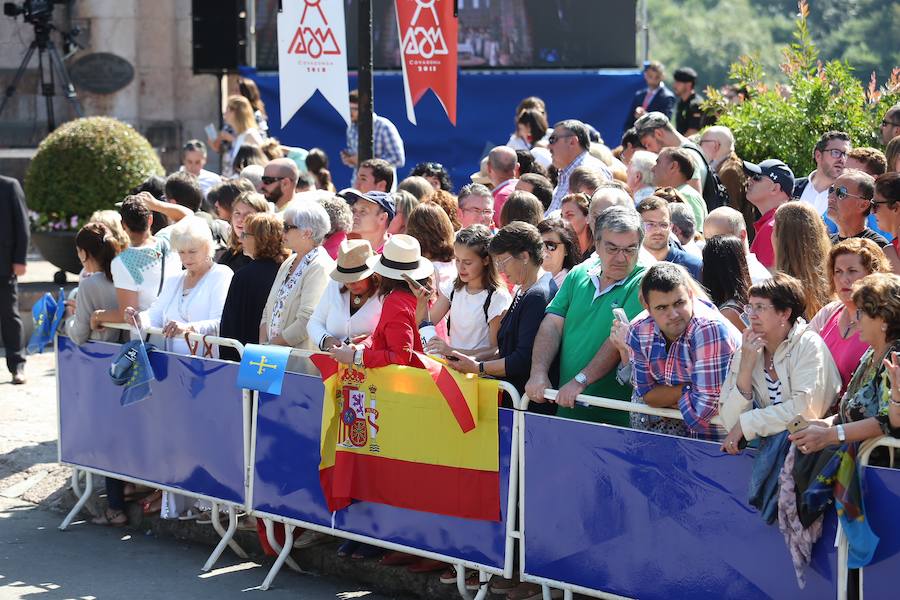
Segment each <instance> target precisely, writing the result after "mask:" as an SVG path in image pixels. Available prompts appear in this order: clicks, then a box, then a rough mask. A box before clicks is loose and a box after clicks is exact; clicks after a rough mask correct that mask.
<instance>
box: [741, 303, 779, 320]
mask: <svg viewBox="0 0 900 600" xmlns="http://www.w3.org/2000/svg"><path fill="white" fill-rule="evenodd" d="M770 308H772V305H771V304H748V305H747V306H745V307H744V314H745V315H747V316H748V317H752V316H753V315H758V314H760V313H761V312H763V311H766V310H768V309H770Z"/></svg>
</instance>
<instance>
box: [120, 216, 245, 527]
mask: <svg viewBox="0 0 900 600" xmlns="http://www.w3.org/2000/svg"><path fill="white" fill-rule="evenodd" d="M169 239H170V242H171V244H172V248H173V249H174V250H175V251H176V252H178V256H179V257H180V258H181V264H182V265H183V266H184V270H183V271H182V272H181V274H180V275H178V276H176V277H171V278H167V279H166V281H165V284H164V285H163V288H162V292H160V294H159V297H158V298H157V299H156V300H155V301H154V302H153V304H151V305H150V308H149V309H147V310H145V311H141V312H138V311H137V310H135V309H134V308H133V307H131V306H129V307H126V308H125V320H126V322H128V323H131V322H132V319H134V321H135V322H136V323H137V325H138V326H139V327H161V328H162V330H163V335H164V336H165V339H166V344H165V345H166V350H170V351H172V352H177V353H180V354H190V353H191V351H190V348H189V347H188V343H187V340H185V333H189V332H193V333H200V334H207V335H215V334H217V333H218V331H219V321H220V320H221V319H222V308H223V307H224V306H225V298H226V297H227V296H228V286H229V285H231V278H232V276H233V274H234V272H233V271H232V270H231V269H229V268H228V267H226V266H225V265H220V264H216V263H215V262H213V254H214V252H215V244H214V243H213V238H212V233H211V232H210V230H209V225H207V223H206V221H204V220H203V219H201V218H200V217H193V216H191V217H185V218H183V219H182V220H181V221H179V222H178V223H177V224H176V225H175V226H174V227H173V228H172V231H171V234H170V238H169ZM214 352H216V350H215V349H214ZM157 503H159V504H158V505H159V506H160V508H161V516H162V518H164V519H175V518H178V517H180V516H182V515H183V514H185V513H186V511H188V509H189V507H190V499H189V498H187V497H184V496H180V495H177V494H170V493H167V492H163V493H162V495H161V496H159V495H158V494H155V495H153V496H151V497H150V498H148V499H147V500H145V502H144V512H147V513H149V512H155V511H156V506H157ZM196 506H197V508H200V509H201V510H205V509H209V508H210V507H209V505H208V504H205V503H202V502H198V503H197V505H196ZM188 514H190V513H188Z"/></svg>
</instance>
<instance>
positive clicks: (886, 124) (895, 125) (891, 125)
mask: <svg viewBox="0 0 900 600" xmlns="http://www.w3.org/2000/svg"><path fill="white" fill-rule="evenodd" d="M881 126H882V127H889V126H890V127H900V123H894V122H893V121H888V120H887V119H882V120H881Z"/></svg>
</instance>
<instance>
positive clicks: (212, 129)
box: [203, 123, 219, 140]
mask: <svg viewBox="0 0 900 600" xmlns="http://www.w3.org/2000/svg"><path fill="white" fill-rule="evenodd" d="M203 131H205V132H206V137H207V139H210V140H214V139H216V137H217V136H218V135H219V132H218V131H216V126H215V125H213V124H212V123H209V124H208V125H207V126H206V128H205V129H204V130H203Z"/></svg>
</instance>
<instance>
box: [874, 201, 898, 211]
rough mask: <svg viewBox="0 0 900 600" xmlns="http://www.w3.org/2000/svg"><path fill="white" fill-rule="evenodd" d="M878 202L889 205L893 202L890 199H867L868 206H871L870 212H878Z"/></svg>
mask: <svg viewBox="0 0 900 600" xmlns="http://www.w3.org/2000/svg"><path fill="white" fill-rule="evenodd" d="M879 204H888V205H891V204H893V202H892V201H891V200H869V206H871V207H872V213H877V212H878V205H879Z"/></svg>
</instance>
